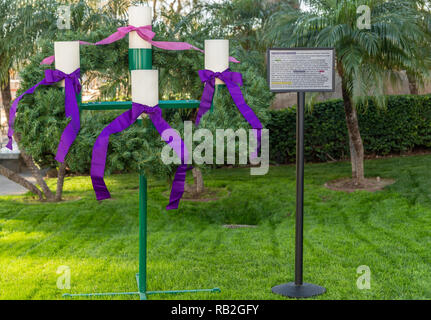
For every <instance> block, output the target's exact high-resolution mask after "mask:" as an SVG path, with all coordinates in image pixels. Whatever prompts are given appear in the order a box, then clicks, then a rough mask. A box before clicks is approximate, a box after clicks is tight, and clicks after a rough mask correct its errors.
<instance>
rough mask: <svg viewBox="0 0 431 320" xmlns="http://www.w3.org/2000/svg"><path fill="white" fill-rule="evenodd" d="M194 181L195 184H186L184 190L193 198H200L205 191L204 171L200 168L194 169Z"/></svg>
mask: <svg viewBox="0 0 431 320" xmlns="http://www.w3.org/2000/svg"><path fill="white" fill-rule="evenodd" d="M192 173H193V180H194V184H192V185H190V184H187V183H186V184H185V186H184V190H185V191H186V192H187V193H190V194H191V195H192V196H198V195H200V194H201V193H202V192H203V191H204V179H203V176H202V171H201V169H199V168H193V169H192Z"/></svg>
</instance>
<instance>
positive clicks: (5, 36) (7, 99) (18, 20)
mask: <svg viewBox="0 0 431 320" xmlns="http://www.w3.org/2000/svg"><path fill="white" fill-rule="evenodd" d="M54 7H55V3H54V1H49V0H43V1H38V2H37V4H36V3H35V2H34V1H26V0H22V1H7V0H0V25H2V28H1V29H0V89H1V95H2V101H3V108H4V110H5V114H6V116H7V117H8V118H9V109H10V106H11V100H12V97H11V91H10V75H11V73H12V71H13V70H18V69H19V68H21V67H22V65H23V64H25V62H26V59H27V58H28V55H31V54H32V53H33V52H35V51H36V50H37V46H36V40H37V39H38V38H40V37H41V36H42V35H43V34H44V33H49V32H50V31H51V26H52V24H51V23H50V22H49V21H53V19H52V18H53V12H54ZM14 139H15V141H16V142H17V143H18V145H19V146H20V150H21V156H22V158H23V159H24V161H25V163H26V165H27V167H28V168H29V169H30V170H31V172H32V175H33V177H34V178H35V179H36V181H37V183H38V184H39V186H40V187H41V189H42V190H40V189H38V188H37V187H36V185H34V184H33V183H31V182H29V181H27V180H25V179H23V178H22V177H21V176H19V175H18V174H16V173H15V172H13V171H11V170H8V169H7V168H5V167H3V166H0V174H2V175H4V176H5V177H7V178H8V179H10V180H12V181H14V182H16V183H18V184H20V185H22V186H24V187H25V188H27V189H29V190H30V191H32V192H33V193H35V194H36V195H37V196H38V198H39V199H42V198H43V196H45V197H46V199H48V200H50V201H53V200H54V199H55V198H54V194H53V193H52V192H51V190H50V189H49V188H48V186H47V184H46V183H45V181H44V180H43V178H42V175H41V173H40V171H39V168H38V167H37V166H36V165H35V164H34V161H33V159H32V157H31V155H29V154H28V153H27V152H26V150H25V148H22V146H21V143H20V141H21V136H20V135H19V134H18V133H16V134H15V135H14Z"/></svg>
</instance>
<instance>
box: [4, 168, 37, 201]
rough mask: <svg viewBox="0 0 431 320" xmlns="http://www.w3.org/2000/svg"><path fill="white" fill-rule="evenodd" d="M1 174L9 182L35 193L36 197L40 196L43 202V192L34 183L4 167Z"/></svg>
mask: <svg viewBox="0 0 431 320" xmlns="http://www.w3.org/2000/svg"><path fill="white" fill-rule="evenodd" d="M0 174H1V175H2V176H5V177H6V178H8V179H9V180H11V181H13V182H15V183H17V184H19V185H20V186H23V187H24V188H26V189H28V190H29V191H31V192H33V193H34V194H35V195H37V196H38V198H39V200H43V194H42V192H41V191H40V190H39V189H38V188H37V187H36V186H35V185H34V184H33V183H31V182H30V181H28V180H26V179H24V178H23V177H22V176H20V175H19V174H17V173H15V172H13V171H12V170H9V169H8V168H6V167H3V166H2V165H0Z"/></svg>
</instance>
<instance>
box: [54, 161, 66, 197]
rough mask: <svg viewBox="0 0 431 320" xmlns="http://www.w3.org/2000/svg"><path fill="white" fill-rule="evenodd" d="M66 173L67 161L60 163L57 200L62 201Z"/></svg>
mask: <svg viewBox="0 0 431 320" xmlns="http://www.w3.org/2000/svg"><path fill="white" fill-rule="evenodd" d="M65 175H66V161H64V162H63V163H61V164H60V168H59V169H58V179H57V192H56V193H55V201H61V196H62V195H63V185H64V176H65Z"/></svg>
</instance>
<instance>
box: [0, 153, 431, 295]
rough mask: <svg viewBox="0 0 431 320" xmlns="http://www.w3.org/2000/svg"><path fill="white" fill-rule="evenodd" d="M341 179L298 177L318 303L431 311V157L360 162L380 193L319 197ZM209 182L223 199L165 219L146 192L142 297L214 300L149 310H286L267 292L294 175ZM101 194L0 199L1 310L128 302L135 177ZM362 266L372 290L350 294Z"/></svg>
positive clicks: (80, 183)
mask: <svg viewBox="0 0 431 320" xmlns="http://www.w3.org/2000/svg"><path fill="white" fill-rule="evenodd" d="M349 172H350V165H349V163H330V164H310V165H306V169H305V177H306V178H305V231H304V235H305V239H304V281H305V282H311V283H315V284H319V285H322V286H325V287H326V288H327V293H326V294H324V295H322V296H319V297H317V298H316V299H431V250H430V248H431V231H430V226H431V156H430V155H426V156H413V157H404V158H391V159H384V160H372V161H367V162H366V173H367V175H368V176H380V177H382V178H394V179H396V183H395V184H394V185H392V186H389V187H387V188H386V189H385V190H384V191H380V192H376V193H369V192H366V191H360V192H355V193H352V194H346V193H343V192H337V191H331V190H327V189H326V188H324V187H323V184H324V182H325V181H328V180H332V179H336V178H340V177H344V176H348V175H349ZM205 179H206V185H207V186H210V187H217V188H225V189H226V192H225V194H226V196H225V197H224V198H222V199H221V200H219V201H215V202H207V203H196V202H182V203H181V205H180V209H179V210H177V211H168V212H167V211H166V210H165V209H164V207H165V205H166V204H167V198H166V195H165V194H166V191H167V190H168V188H169V186H168V184H167V183H165V182H161V181H156V180H152V179H150V180H149V203H148V210H149V218H148V229H149V236H148V237H149V238H148V242H149V248H148V290H172V289H196V288H213V287H219V288H220V289H221V290H222V292H221V293H198V294H180V295H158V296H156V295H154V296H150V299H286V298H284V297H281V296H278V295H274V294H272V293H271V287H272V286H274V285H278V284H281V283H284V282H288V281H292V280H293V275H294V227H295V212H294V208H295V167H294V166H280V167H271V168H270V171H269V174H268V175H266V176H261V177H253V176H250V175H249V169H223V170H214V171H211V172H208V173H206V174H205ZM55 182H56V181H55V180H51V181H50V183H51V184H54V183H55ZM107 184H108V186H109V188H110V189H111V191H112V194H113V197H114V199H113V200H106V201H103V202H101V203H98V202H97V201H96V200H95V197H94V193H93V191H92V187H91V182H90V178H89V177H73V178H72V177H71V178H66V182H65V196H66V197H69V198H73V197H75V198H76V197H81V198H80V199H76V200H74V201H68V202H64V203H57V204H56V203H44V204H39V203H35V202H26V200H28V199H29V198H30V196H29V195H24V196H7V197H6V196H3V197H0V299H62V296H61V295H62V294H63V293H67V292H70V293H79V292H107V291H108V292H112V291H136V281H135V277H134V275H135V273H136V272H137V271H138V177H137V175H113V176H110V177H108V178H107ZM223 224H256V225H257V228H248V229H227V228H224V227H223ZM62 265H65V266H69V267H70V270H71V289H70V290H66V289H65V290H60V289H58V288H57V285H56V282H57V277H58V276H59V275H58V274H57V273H56V271H57V269H58V267H59V266H62ZM360 265H367V266H369V267H370V269H371V289H370V290H359V289H358V288H357V286H356V281H357V278H358V277H359V276H360V275H359V274H357V273H356V270H357V268H358V266H360ZM114 298H115V299H119V298H123V299H129V298H133V299H136V298H137V296H125V297H114Z"/></svg>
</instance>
